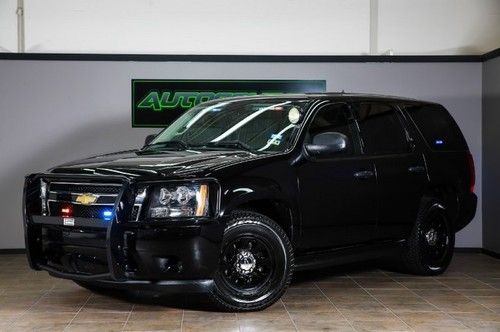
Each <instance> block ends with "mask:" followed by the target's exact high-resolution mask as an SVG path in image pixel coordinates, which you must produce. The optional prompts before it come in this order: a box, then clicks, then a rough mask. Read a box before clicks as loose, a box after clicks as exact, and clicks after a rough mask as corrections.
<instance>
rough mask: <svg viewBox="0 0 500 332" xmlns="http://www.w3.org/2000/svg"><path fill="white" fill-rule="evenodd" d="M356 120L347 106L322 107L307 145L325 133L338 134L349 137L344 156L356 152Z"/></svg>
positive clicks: (315, 118)
mask: <svg viewBox="0 0 500 332" xmlns="http://www.w3.org/2000/svg"><path fill="white" fill-rule="evenodd" d="M353 124H354V120H353V119H352V116H351V111H350V109H349V107H348V106H347V105H346V104H331V105H326V106H324V107H322V108H321V109H320V110H319V111H318V112H317V113H316V115H315V116H314V119H313V120H312V122H311V124H310V125H309V130H308V132H307V136H306V140H305V142H306V143H311V142H312V141H313V138H314V136H316V135H318V134H321V133H325V132H338V133H341V134H344V135H346V136H347V138H348V140H349V144H348V146H347V151H346V152H344V154H352V153H354V151H355V146H356V144H355V139H356V136H355V131H354V127H353Z"/></svg>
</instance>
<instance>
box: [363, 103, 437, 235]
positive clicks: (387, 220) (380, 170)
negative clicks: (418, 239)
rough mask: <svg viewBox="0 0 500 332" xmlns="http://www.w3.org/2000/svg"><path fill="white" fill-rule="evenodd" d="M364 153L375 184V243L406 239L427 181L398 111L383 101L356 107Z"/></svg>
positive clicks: (418, 154) (423, 166)
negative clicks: (374, 176) (385, 240)
mask: <svg viewBox="0 0 500 332" xmlns="http://www.w3.org/2000/svg"><path fill="white" fill-rule="evenodd" d="M354 108H355V117H356V122H357V125H358V128H359V132H360V137H361V142H362V149H363V154H365V155H366V156H370V157H372V160H373V162H374V164H375V169H376V173H377V181H378V206H379V211H378V216H379V218H378V223H377V229H376V232H375V237H374V238H375V239H376V240H384V239H400V238H405V237H406V236H407V235H408V233H409V232H410V230H411V228H412V226H413V224H414V222H415V218H416V214H417V210H418V207H419V204H420V199H421V197H422V195H423V191H424V188H425V185H426V183H427V181H428V178H427V169H426V164H425V160H424V156H423V154H422V152H421V151H417V150H416V148H415V145H414V144H413V142H412V138H411V136H410V134H409V132H408V131H407V129H406V126H405V119H404V117H403V116H402V113H401V111H400V110H399V109H398V108H396V107H395V106H394V105H391V104H389V103H385V102H378V101H377V102H374V101H367V102H359V103H356V104H355V107H354Z"/></svg>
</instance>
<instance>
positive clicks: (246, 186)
mask: <svg viewBox="0 0 500 332" xmlns="http://www.w3.org/2000/svg"><path fill="white" fill-rule="evenodd" d="M221 185H222V187H221V189H222V192H221V204H220V216H226V217H227V216H229V215H230V214H231V213H232V212H233V211H235V210H238V208H239V207H241V206H244V205H247V206H248V205H252V204H253V203H256V204H257V205H261V204H262V203H264V204H266V205H273V204H274V205H277V206H276V209H278V210H279V211H280V212H282V213H283V214H284V213H286V220H275V221H276V222H278V224H280V225H281V226H282V227H284V228H289V229H286V230H285V231H286V232H287V233H288V234H289V235H290V237H291V238H295V237H296V236H297V235H298V234H297V230H298V229H299V228H298V226H299V225H298V223H299V218H298V215H299V214H298V213H299V212H298V210H297V208H296V206H297V204H295V203H294V202H295V201H296V190H293V189H292V188H282V187H281V186H280V185H279V184H278V183H277V182H275V181H273V180H271V179H265V178H249V177H245V178H244V179H238V180H236V181H231V182H230V183H223V184H221ZM294 207H295V208H294ZM257 212H259V211H257ZM269 217H271V218H272V217H273V216H269ZM226 219H227V218H226ZM283 219H285V218H283Z"/></svg>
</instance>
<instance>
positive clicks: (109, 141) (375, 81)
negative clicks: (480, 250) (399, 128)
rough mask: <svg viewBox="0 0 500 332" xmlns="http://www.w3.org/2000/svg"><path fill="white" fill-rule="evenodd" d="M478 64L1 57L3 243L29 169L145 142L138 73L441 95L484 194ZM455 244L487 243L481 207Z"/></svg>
mask: <svg viewBox="0 0 500 332" xmlns="http://www.w3.org/2000/svg"><path fill="white" fill-rule="evenodd" d="M481 67H482V65H481V63H187V62H177V63H174V62H164V63H159V62H76V61H12V60H11V61H7V60H4V61H0V112H1V114H2V120H1V121H0V155H1V166H0V211H2V212H1V216H2V217H1V221H0V222H1V224H2V225H1V226H2V227H1V229H0V248H21V247H23V246H24V243H23V232H22V220H21V191H22V185H23V177H24V175H25V174H27V173H30V172H36V171H43V170H45V169H47V168H49V167H50V166H53V165H55V164H58V163H61V162H63V161H67V160H71V159H76V158H81V157H82V156H88V155H93V154H98V153H102V152H110V151H114V150H118V149H127V148H131V147H137V146H140V145H141V144H142V142H143V138H144V136H146V135H147V134H148V133H150V132H155V130H149V129H132V128H131V126H130V103H131V102H130V90H131V89H130V80H131V79H132V78H177V79H182V78H184V79H189V78H191V79H200V78H204V79H236V78H239V79H325V80H327V89H328V90H329V91H340V90H343V89H344V90H345V91H351V92H371V93H383V94H391V95H398V96H407V97H415V98H422V99H426V100H431V101H436V102H440V103H442V104H444V105H445V106H446V107H447V108H448V109H449V110H450V112H451V113H452V114H453V115H454V117H455V119H456V120H457V122H458V123H459V125H460V127H461V128H462V130H463V132H464V134H465V136H466V138H467V141H468V142H469V145H470V148H471V150H472V153H473V155H474V158H475V161H476V167H477V178H478V181H477V192H478V193H479V198H480V200H479V202H480V203H481V194H480V193H481V79H482V74H481ZM457 246H459V247H481V246H482V231H481V209H479V211H478V213H477V215H476V218H475V219H474V221H473V222H472V223H471V224H470V225H469V226H468V227H467V228H465V229H464V230H462V231H461V232H460V233H459V234H458V238H457Z"/></svg>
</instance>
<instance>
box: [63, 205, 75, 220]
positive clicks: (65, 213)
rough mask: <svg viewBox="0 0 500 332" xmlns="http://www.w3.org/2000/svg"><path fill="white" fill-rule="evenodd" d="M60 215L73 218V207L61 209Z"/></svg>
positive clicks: (68, 206) (67, 206)
mask: <svg viewBox="0 0 500 332" xmlns="http://www.w3.org/2000/svg"><path fill="white" fill-rule="evenodd" d="M61 214H62V216H63V217H71V216H73V207H72V206H71V205H66V206H63V207H62V208H61Z"/></svg>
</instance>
